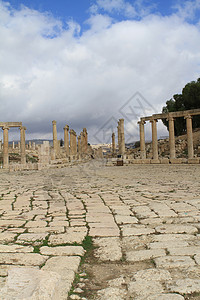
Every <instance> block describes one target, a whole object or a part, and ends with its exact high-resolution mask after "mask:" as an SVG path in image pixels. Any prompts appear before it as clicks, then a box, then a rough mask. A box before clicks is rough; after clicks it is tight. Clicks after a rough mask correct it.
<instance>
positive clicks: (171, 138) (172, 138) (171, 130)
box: [168, 117, 176, 158]
mask: <svg viewBox="0 0 200 300" xmlns="http://www.w3.org/2000/svg"><path fill="white" fill-rule="evenodd" d="M168 122H169V149H170V158H176V150H175V134H174V118H172V117H169V118H168Z"/></svg>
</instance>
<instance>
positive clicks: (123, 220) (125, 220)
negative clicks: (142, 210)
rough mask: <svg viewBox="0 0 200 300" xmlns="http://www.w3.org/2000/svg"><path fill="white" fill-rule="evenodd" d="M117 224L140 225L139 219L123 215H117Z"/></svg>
mask: <svg viewBox="0 0 200 300" xmlns="http://www.w3.org/2000/svg"><path fill="white" fill-rule="evenodd" d="M115 220H116V223H117V224H119V225H121V224H136V223H138V219H137V218H135V217H132V216H123V215H116V216H115Z"/></svg>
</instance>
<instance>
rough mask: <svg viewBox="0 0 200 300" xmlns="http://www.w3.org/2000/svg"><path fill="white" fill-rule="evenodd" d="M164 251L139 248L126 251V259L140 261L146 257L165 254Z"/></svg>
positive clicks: (150, 257)
mask: <svg viewBox="0 0 200 300" xmlns="http://www.w3.org/2000/svg"><path fill="white" fill-rule="evenodd" d="M165 255H166V253H165V251H164V250H163V249H154V250H139V251H129V252H128V251H127V253H126V260H127V261H132V262H136V261H142V260H147V259H152V258H156V257H160V256H165Z"/></svg>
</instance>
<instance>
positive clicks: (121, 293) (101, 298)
mask: <svg viewBox="0 0 200 300" xmlns="http://www.w3.org/2000/svg"><path fill="white" fill-rule="evenodd" d="M126 294H127V292H126V291H125V290H122V289H121V288H117V287H108V288H106V289H103V290H100V291H98V292H97V300H105V299H112V300H123V299H126Z"/></svg>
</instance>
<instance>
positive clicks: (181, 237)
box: [152, 233, 198, 242]
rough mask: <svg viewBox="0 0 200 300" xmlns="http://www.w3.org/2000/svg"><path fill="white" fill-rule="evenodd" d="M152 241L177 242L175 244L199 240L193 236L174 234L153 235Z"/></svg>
mask: <svg viewBox="0 0 200 300" xmlns="http://www.w3.org/2000/svg"><path fill="white" fill-rule="evenodd" d="M152 239H153V240H154V241H155V242H167V241H175V242H179V241H189V240H197V239H198V237H197V236H196V235H192V234H185V233H183V234H178V233H177V234H176V233H174V234H173V233H172V234H168V233H167V234H159V235H152Z"/></svg>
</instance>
